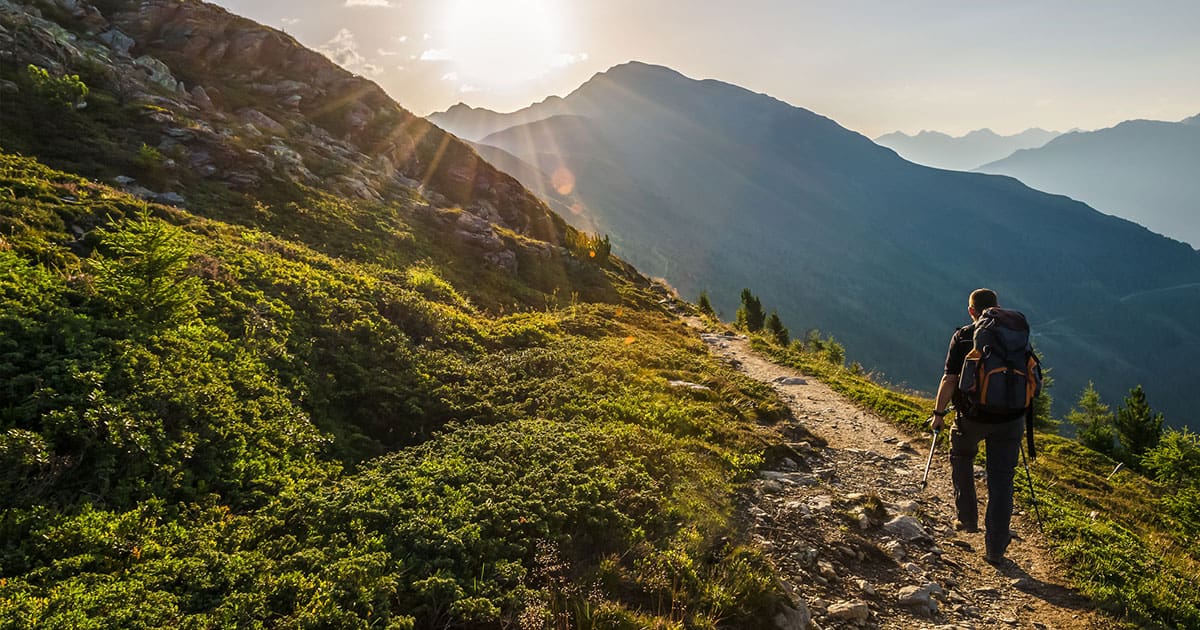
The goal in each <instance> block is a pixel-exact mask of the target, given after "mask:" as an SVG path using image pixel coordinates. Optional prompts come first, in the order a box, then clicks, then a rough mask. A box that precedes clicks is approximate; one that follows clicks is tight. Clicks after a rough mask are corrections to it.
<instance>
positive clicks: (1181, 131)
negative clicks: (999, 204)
mask: <svg viewBox="0 0 1200 630" xmlns="http://www.w3.org/2000/svg"><path fill="white" fill-rule="evenodd" d="M977 170H978V171H980V172H984V173H997V174H1002V175H1011V176H1013V177H1016V178H1017V179H1020V180H1021V181H1023V182H1025V183H1026V184H1028V185H1030V186H1033V187H1034V188H1037V189H1039V190H1044V191H1046V192H1052V193H1060V194H1064V195H1067V196H1069V197H1072V198H1075V199H1078V200H1080V201H1083V202H1085V203H1087V204H1089V205H1091V206H1092V207H1094V208H1096V209H1098V210H1100V211H1101V212H1106V213H1110V214H1115V215H1117V216H1120V217H1124V218H1126V219H1129V220H1131V221H1136V222H1137V223H1140V224H1142V225H1145V226H1146V227H1148V228H1150V229H1151V230H1154V231H1155V232H1159V233H1161V234H1165V235H1166V236H1169V237H1171V238H1175V239H1179V240H1182V241H1185V242H1187V243H1190V244H1191V245H1192V246H1193V247H1200V177H1197V175H1196V174H1197V173H1200V115H1197V116H1193V117H1191V118H1187V119H1185V120H1181V121H1179V122H1163V121H1156V120H1130V121H1126V122H1123V123H1121V124H1119V125H1117V126H1115V127H1111V128H1108V129H1101V130H1098V131H1091V132H1078V133H1069V134H1066V135H1063V136H1059V137H1058V138H1055V139H1054V140H1052V141H1050V142H1049V143H1048V144H1046V145H1045V146H1043V147H1041V148H1037V149H1028V150H1024V151H1018V152H1016V153H1014V154H1013V155H1011V156H1009V157H1006V158H1005V159H1002V160H998V161H996V162H992V163H990V164H985V165H984V166H981V167H979V168H978V169H977Z"/></svg>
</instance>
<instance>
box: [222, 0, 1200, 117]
mask: <svg viewBox="0 0 1200 630" xmlns="http://www.w3.org/2000/svg"><path fill="white" fill-rule="evenodd" d="M217 4H219V5H221V6H223V7H225V8H227V9H229V10H230V11H232V12H234V13H237V14H240V15H244V16H246V17H249V18H251V19H254V20H256V21H258V22H261V23H263V24H266V25H268V26H272V27H275V28H279V29H281V30H284V31H286V32H287V33H289V34H291V35H292V36H294V37H295V38H296V39H297V40H299V41H300V42H301V43H302V44H304V45H306V46H308V47H310V48H314V49H317V50H320V51H321V52H323V53H325V54H326V55H327V56H329V57H330V58H331V59H333V60H334V61H336V62H338V63H339V64H341V65H342V66H343V67H345V68H347V69H348V70H350V71H352V72H355V73H357V74H360V75H362V76H365V77H367V78H370V79H372V80H374V81H375V82H376V83H378V84H379V85H380V86H381V87H382V88H383V89H384V90H386V91H387V92H388V93H389V94H390V95H391V96H392V97H393V98H395V99H396V100H397V101H398V102H399V103H400V104H401V105H403V106H404V107H405V108H407V109H409V110H410V111H412V112H414V113H416V114H419V115H422V116H424V115H428V114H430V113H432V112H435V111H441V110H445V109H447V108H449V107H450V106H451V105H454V104H456V103H459V102H464V103H466V104H468V105H471V106H474V107H486V108H488V109H493V110H496V111H512V110H516V109H520V108H521V107H524V106H527V105H529V104H531V103H534V102H537V101H540V100H542V99H543V98H545V97H547V96H549V95H552V94H557V95H560V96H565V95H566V94H568V93H569V92H571V91H572V90H574V89H575V88H576V87H578V86H579V85H581V84H582V83H584V82H586V81H587V80H588V79H589V78H590V77H592V76H593V75H594V74H596V73H597V72H603V71H604V70H607V69H608V68H611V67H612V66H615V65H618V64H621V63H624V62H627V61H631V60H637V61H643V62H647V63H654V64H659V65H664V66H668V67H671V68H674V69H675V70H678V71H680V72H682V73H683V74H685V75H687V76H690V77H693V78H697V79H718V80H721V81H726V82H728V83H733V84H736V85H740V86H742V87H745V88H748V89H750V90H754V91H756V92H763V93H766V94H769V95H771V96H774V97H776V98H779V99H781V100H784V101H786V102H788V103H791V104H793V105H796V106H799V107H804V108H806V109H810V110H812V111H814V112H817V113H819V114H822V115H825V116H828V117H830V118H832V119H834V120H836V121H837V122H838V123H840V124H841V125H843V126H845V127H847V128H849V129H853V130H855V131H858V132H860V133H863V134H865V135H867V136H870V137H876V136H879V135H882V134H884V133H888V132H891V131H897V130H899V131H904V132H906V133H916V132H918V131H921V130H925V129H928V130H936V131H942V132H946V133H950V134H952V135H962V134H965V133H966V132H968V131H971V130H974V129H979V128H984V127H987V128H990V129H992V130H994V131H996V132H998V133H1003V134H1011V133H1017V132H1020V131H1022V130H1024V129H1027V128H1029V127H1041V128H1043V129H1051V130H1057V131H1065V130H1068V129H1074V128H1079V129H1099V128H1103V127H1110V126H1112V125H1115V124H1117V123H1119V122H1121V121H1123V120H1129V119H1134V118H1146V119H1153V120H1180V119H1182V118H1186V117H1189V116H1192V115H1195V114H1197V113H1200V36H1198V35H1200V2H1196V1H1195V0H1152V1H1148V2H1126V1H1123V0H1072V1H1067V0H1041V1H1036V2H1028V1H1024V0H1012V1H1006V2H961V1H959V0H955V1H933V0H907V1H904V2H896V1H895V0H840V1H836V2H835V1H833V0H830V1H827V2H811V1H803V0H742V1H741V2H736V3H735V2H709V1H705V0H218V2H217Z"/></svg>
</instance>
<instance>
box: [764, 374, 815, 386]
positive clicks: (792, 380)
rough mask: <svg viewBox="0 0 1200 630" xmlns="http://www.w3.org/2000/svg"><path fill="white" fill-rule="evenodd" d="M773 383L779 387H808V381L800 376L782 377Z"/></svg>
mask: <svg viewBox="0 0 1200 630" xmlns="http://www.w3.org/2000/svg"><path fill="white" fill-rule="evenodd" d="M771 382H773V383H777V384H779V385H807V384H808V381H806V380H804V379H802V378H800V377H798V376H780V377H778V378H776V379H775V380H773V381H771Z"/></svg>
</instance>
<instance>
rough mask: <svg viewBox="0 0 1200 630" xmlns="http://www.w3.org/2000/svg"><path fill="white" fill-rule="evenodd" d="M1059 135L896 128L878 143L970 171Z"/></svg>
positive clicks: (929, 163) (1034, 131)
mask: <svg viewBox="0 0 1200 630" xmlns="http://www.w3.org/2000/svg"><path fill="white" fill-rule="evenodd" d="M1059 135H1060V134H1059V132H1057V131H1046V130H1045V129H1037V128H1034V129H1026V130H1025V131H1022V132H1021V133H1018V134H1013V135H1011V136H1002V135H1000V134H997V133H996V132H994V131H992V130H991V129H976V130H975V131H972V132H970V133H968V134H966V135H963V136H958V137H954V136H950V135H948V134H944V133H942V132H940V131H922V132H920V133H918V134H917V135H915V136H910V135H908V134H906V133H904V132H902V131H894V132H892V133H889V134H884V135H882V136H879V137H878V138H875V143H876V144H880V145H882V146H885V147H887V148H889V149H892V150H894V151H895V152H896V153H899V154H900V157H902V158H904V159H906V160H908V161H909V162H916V163H917V164H924V165H925V166H932V167H935V168H945V169H950V170H954V171H969V170H971V169H974V168H976V167H978V166H979V165H980V164H987V163H988V162H995V161H996V160H999V159H1002V158H1005V157H1008V156H1009V155H1011V154H1012V153H1013V152H1014V151H1018V150H1020V149H1033V148H1037V147H1040V146H1042V145H1044V144H1046V143H1047V142H1049V141H1051V140H1053V139H1054V138H1056V137H1058V136H1059Z"/></svg>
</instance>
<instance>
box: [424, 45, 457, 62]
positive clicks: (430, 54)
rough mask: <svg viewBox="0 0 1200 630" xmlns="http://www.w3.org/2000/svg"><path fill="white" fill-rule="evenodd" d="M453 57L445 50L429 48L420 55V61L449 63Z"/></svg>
mask: <svg viewBox="0 0 1200 630" xmlns="http://www.w3.org/2000/svg"><path fill="white" fill-rule="evenodd" d="M451 59H453V57H452V56H451V55H450V51H449V50H446V49H445V48H430V49H429V50H426V51H425V52H422V53H421V61H450V60H451Z"/></svg>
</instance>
